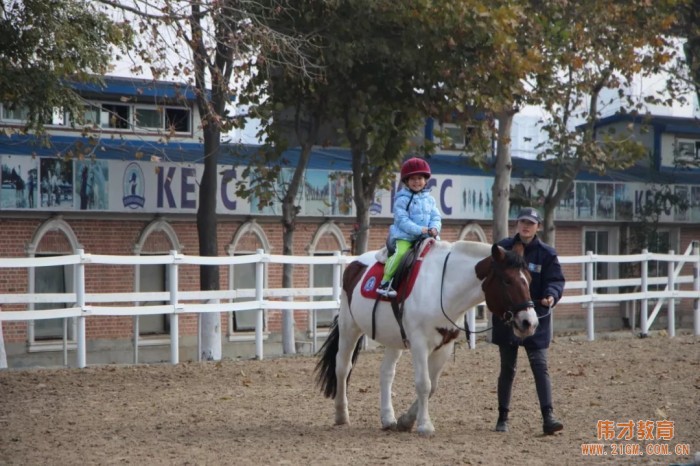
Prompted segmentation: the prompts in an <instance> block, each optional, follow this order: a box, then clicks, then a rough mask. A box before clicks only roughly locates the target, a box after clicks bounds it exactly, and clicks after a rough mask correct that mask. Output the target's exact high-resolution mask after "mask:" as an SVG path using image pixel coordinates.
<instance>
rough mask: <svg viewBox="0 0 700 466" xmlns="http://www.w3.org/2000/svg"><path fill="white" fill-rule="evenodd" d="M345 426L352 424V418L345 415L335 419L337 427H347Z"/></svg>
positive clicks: (339, 415)
mask: <svg viewBox="0 0 700 466" xmlns="http://www.w3.org/2000/svg"><path fill="white" fill-rule="evenodd" d="M345 424H350V416H348V415H347V414H345V413H343V414H338V415H337V416H336V417H335V425H336V426H342V425H345Z"/></svg>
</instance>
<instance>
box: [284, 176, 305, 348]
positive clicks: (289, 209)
mask: <svg viewBox="0 0 700 466" xmlns="http://www.w3.org/2000/svg"><path fill="white" fill-rule="evenodd" d="M300 165H301V164H300ZM297 169H298V167H297ZM289 193H290V191H289V190H287V195H286V196H285V197H284V200H283V202H282V254H284V255H285V256H291V255H293V254H294V230H295V229H296V206H295V205H294V199H295V197H296V196H293V197H290V196H289ZM293 287H294V264H284V265H283V267H282V288H286V289H291V288H293ZM290 299H291V298H290ZM294 333H295V323H294V309H283V310H282V351H283V352H284V354H295V353H296V339H295V334H294Z"/></svg>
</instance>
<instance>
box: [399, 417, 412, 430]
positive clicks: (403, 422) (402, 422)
mask: <svg viewBox="0 0 700 466" xmlns="http://www.w3.org/2000/svg"><path fill="white" fill-rule="evenodd" d="M414 422H415V421H410V420H408V419H406V418H405V417H404V416H401V417H400V418H399V422H398V424H397V426H396V428H397V430H398V431H399V432H410V431H411V429H413V424H414Z"/></svg>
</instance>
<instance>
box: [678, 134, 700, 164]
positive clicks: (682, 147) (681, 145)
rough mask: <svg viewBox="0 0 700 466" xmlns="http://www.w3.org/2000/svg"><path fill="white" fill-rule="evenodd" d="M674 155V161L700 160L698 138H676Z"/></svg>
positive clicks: (699, 142)
mask: <svg viewBox="0 0 700 466" xmlns="http://www.w3.org/2000/svg"><path fill="white" fill-rule="evenodd" d="M674 155H675V159H676V162H697V161H698V160H700V140H697V141H695V140H692V139H679V140H677V141H676V150H675V154H674Z"/></svg>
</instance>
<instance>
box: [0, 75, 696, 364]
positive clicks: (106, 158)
mask: <svg viewBox="0 0 700 466" xmlns="http://www.w3.org/2000/svg"><path fill="white" fill-rule="evenodd" d="M77 90H78V91H79V92H81V93H82V95H83V96H84V97H85V98H86V99H87V101H88V104H87V105H86V107H85V121H87V122H88V126H89V127H88V128H83V127H76V126H75V125H74V123H73V122H72V118H71V116H70V115H59V116H58V117H57V118H55V119H54V121H52V122H51V124H49V125H48V126H47V132H48V134H49V137H50V141H51V144H50V146H46V145H42V144H41V143H40V142H41V141H40V140H37V139H36V138H35V137H33V136H31V135H21V134H17V133H15V132H13V130H15V129H19V128H20V127H21V124H22V121H23V119H22V115H23V114H22V111H21V109H10V108H5V107H3V106H2V105H0V125H1V126H2V127H3V128H4V129H5V134H3V135H0V167H2V172H1V175H0V176H1V177H0V182H1V183H2V184H1V186H2V189H1V190H0V234H1V235H2V239H3V241H1V242H0V258H2V257H27V256H29V257H31V256H46V255H60V254H69V253H73V252H74V251H75V250H76V249H79V248H82V249H84V250H85V251H86V252H89V253H99V254H121V255H157V254H168V253H169V251H171V250H175V251H178V252H180V253H184V254H189V255H196V254H197V253H198V243H197V229H196V224H195V214H196V210H197V202H198V201H197V199H198V186H197V180H198V179H199V177H200V176H201V173H202V170H203V166H202V165H201V163H200V162H201V161H202V159H203V150H202V145H201V143H200V140H201V131H200V129H199V124H198V122H199V116H198V112H197V108H196V106H195V105H194V95H193V94H192V92H191V91H190V90H188V89H187V88H186V87H184V86H181V85H178V84H172V83H164V82H153V81H150V80H137V79H132V78H129V79H124V78H107V79H106V80H105V85H104V86H94V85H90V86H87V85H84V86H77ZM642 126H644V127H646V128H649V129H650V130H651V131H650V132H648V133H647V132H645V131H643V130H642V129H641V128H642ZM605 127H619V129H620V130H621V129H622V128H631V130H632V131H633V134H634V136H635V137H638V138H640V139H641V140H643V141H644V142H645V144H647V145H648V147H649V153H650V158H649V163H648V164H647V165H640V166H637V167H634V168H633V169H631V170H627V171H624V172H609V173H607V174H606V175H605V176H599V175H594V174H589V173H582V174H580V175H579V177H578V178H577V180H576V183H575V186H574V188H573V189H572V190H571V192H570V195H569V196H567V197H566V198H565V199H563V200H562V202H561V205H560V206H559V208H558V209H557V212H556V219H557V249H558V251H559V253H560V255H580V254H583V253H584V252H585V251H587V250H591V251H594V252H597V253H600V254H616V253H624V252H627V251H630V250H631V249H632V244H631V242H630V237H631V236H632V233H633V232H634V231H636V230H637V229H638V228H637V227H638V222H639V221H640V218H642V216H643V214H644V208H645V206H647V205H648V204H649V203H650V202H652V201H655V200H658V199H662V200H664V202H665V203H663V205H662V207H663V209H662V210H661V212H660V213H659V216H658V218H657V219H655V221H656V224H655V225H656V227H655V228H656V232H657V235H656V236H655V238H656V241H657V244H655V245H653V247H654V248H656V249H657V250H662V251H664V252H665V251H666V249H673V250H675V251H678V252H680V251H684V250H685V249H686V248H687V246H688V244H690V242H691V241H692V240H695V239H699V238H700V226H699V224H700V171H699V170H698V168H691V167H690V166H689V163H688V162H690V161H695V160H697V158H698V150H699V149H698V148H699V147H700V124H699V123H698V122H697V121H695V120H689V119H672V118H663V119H661V118H654V119H651V120H649V121H641V120H639V121H637V120H632V119H629V120H627V119H625V117H612V118H610V119H606V120H603V121H601V128H605ZM446 129H447V130H449V132H450V134H451V135H452V137H451V138H450V140H449V141H450V142H449V147H448V148H444V149H441V150H440V151H439V152H438V154H436V155H434V156H432V157H431V159H430V163H431V166H432V168H433V172H434V176H433V178H432V179H431V181H430V185H431V186H432V189H433V193H434V195H435V196H436V198H437V199H438V204H439V206H440V209H441V210H442V213H443V216H444V230H443V232H442V238H443V239H444V240H448V241H455V240H458V239H477V240H481V241H487V242H491V241H492V238H491V218H492V210H491V204H492V203H491V187H492V184H493V175H492V174H491V173H489V172H488V171H484V170H481V169H478V168H476V167H474V166H472V165H471V164H470V163H469V157H468V156H465V155H464V154H463V148H464V147H463V146H464V144H463V143H461V142H460V135H459V133H455V131H454V129H455V128H446ZM464 142H465V143H466V140H465V141H464ZM230 149H231V152H230V153H226V154H223V155H222V157H221V159H220V165H221V170H220V173H219V177H220V178H219V182H220V189H219V196H218V204H217V214H218V231H219V235H218V238H219V254H220V255H228V254H236V255H240V254H249V253H253V252H255V251H256V250H257V249H264V250H265V251H268V252H273V253H279V252H280V251H281V241H282V239H281V238H282V227H281V224H280V221H279V217H278V216H279V213H280V211H279V205H272V206H270V207H260V206H259V205H258V202H257V200H256V199H254V198H253V199H242V198H239V197H237V196H236V189H235V183H236V181H237V180H239V179H240V177H241V172H242V167H239V166H236V155H235V152H236V151H240V150H246V151H249V150H255V148H251V147H231V148H230ZM285 155H286V158H287V159H288V160H289V163H290V167H293V166H294V164H295V160H296V158H297V157H298V155H299V154H298V150H296V149H290V150H289V151H288V152H287V153H286V154H285ZM678 162H684V165H685V167H684V168H683V169H680V168H678ZM514 166H515V168H514V172H513V186H512V188H513V192H514V193H515V194H516V195H517V196H516V197H517V199H518V200H519V201H520V202H521V203H527V204H530V205H538V203H539V202H541V192H544V190H545V189H546V187H547V184H548V180H547V179H545V178H544V176H545V175H544V170H545V169H544V164H543V163H541V162H537V161H532V160H523V159H516V160H515V161H514ZM290 173H291V168H286V169H283V170H282V174H281V178H280V183H283V182H284V180H285V177H288V176H289V174H290ZM350 173H351V168H350V159H349V153H348V151H347V150H345V149H343V148H334V147H330V148H317V149H315V150H314V154H313V156H312V159H311V163H310V165H309V167H308V169H307V172H306V178H305V183H304V192H303V194H302V195H301V199H300V205H301V211H300V217H299V220H298V225H297V233H296V235H295V240H294V253H295V254H296V255H306V254H309V255H325V254H331V253H332V252H333V251H338V250H342V251H348V250H350V248H351V244H352V237H353V228H354V225H355V219H354V209H353V204H352V185H351V183H350V177H349V175H350ZM397 181H398V180H397ZM395 188H396V184H394V186H393V187H392V189H390V190H383V191H380V192H378V193H377V195H376V199H375V203H374V205H373V206H372V215H373V218H372V225H373V228H372V231H371V236H370V248H379V247H381V246H382V245H383V243H384V239H385V236H386V231H387V228H388V225H389V223H390V222H391V218H392V217H391V212H392V199H393V191H394V189H395ZM669 190H670V192H671V193H672V194H674V195H675V196H676V197H678V198H682V199H684V200H685V202H684V203H680V204H673V203H671V202H670V201H666V200H665V199H667V198H666V197H663V196H662V194H659V193H668V192H669ZM518 208H519V206H518V203H517V202H516V203H514V205H513V206H512V214H513V215H515V213H516V212H517V210H518ZM320 267H321V266H315V267H311V268H309V267H305V268H299V269H296V270H295V274H294V280H295V286H299V287H308V286H324V285H327V284H328V280H329V279H330V278H329V274H328V273H324V270H323V269H322V268H320ZM657 269H658V270H655V272H654V273H657V274H658V275H660V276H665V273H666V272H665V271H664V270H663V268H662V267H657ZM623 273H624V271H621V270H618V268H617V267H616V265H615V264H606V265H605V266H600V267H598V269H597V270H596V276H597V277H598V278H604V277H607V278H616V277H619V276H621V275H622V274H623ZM281 274H282V270H281V268H278V267H273V266H271V267H269V268H268V270H267V275H268V277H267V279H268V283H269V284H270V286H280V285H281ZM565 274H566V276H567V277H568V279H569V280H577V279H580V277H581V276H582V270H581V269H580V267H572V266H569V267H565ZM253 275H254V274H253V273H252V270H251V269H250V268H246V267H245V266H237V267H236V270H234V269H233V268H231V269H227V270H224V271H222V276H221V280H222V286H226V285H228V284H229V283H231V284H233V286H235V287H238V288H241V287H242V288H250V287H251V283H252V282H251V280H252V276H253ZM71 277H72V273H71V270H70V267H47V268H41V270H40V271H39V269H37V273H36V276H35V277H34V282H33V283H32V284H30V283H29V275H28V274H22V273H20V274H18V273H16V271H15V272H7V271H6V270H3V269H0V293H3V292H4V293H23V292H27V291H26V290H29V289H33V290H34V291H35V292H37V293H41V292H44V293H46V292H64V291H65V290H70V289H71V288H70V287H71V281H72V278H71ZM180 281H181V284H182V285H183V286H184V287H186V288H187V289H189V290H197V289H198V286H199V285H198V284H199V276H198V270H197V269H194V268H193V269H186V270H183V272H182V274H181V277H180ZM88 286H89V287H93V289H98V288H99V289H104V287H105V286H108V287H109V289H110V290H112V291H114V292H128V291H159V290H161V291H162V290H166V289H167V277H166V273H165V268H164V267H163V266H140V267H137V270H118V271H115V270H113V269H110V270H109V271H107V270H105V271H104V273H103V274H99V276H94V277H88ZM685 304H686V305H685V308H684V307H683V306H680V309H679V314H680V318H679V322H680V325H683V326H690V322H691V320H692V314H691V313H690V312H689V309H690V305H689V304H688V303H685ZM36 308H38V305H37V307H36ZM683 309H685V310H686V312H685V313H684V311H683ZM6 310H18V309H14V308H13V309H10V308H7V309H6ZM629 312H630V311H629V309H621V308H620V306H619V305H618V304H611V305H610V306H607V307H606V306H603V308H602V309H601V310H600V311H597V313H596V316H597V317H596V318H597V319H598V324H597V326H598V327H599V328H609V329H616V328H621V327H622V326H623V325H624V324H625V322H626V321H625V319H627V321H628V320H629ZM96 319H97V320H94V321H93V322H96V323H95V324H93V325H91V326H90V328H89V329H88V339H89V343H90V345H91V346H90V348H89V353H90V355H91V357H90V360H91V362H105V363H108V362H130V357H131V356H130V355H131V352H132V345H133V341H134V331H135V328H136V326H135V322H134V320H133V319H132V318H120V317H109V318H107V317H104V318H102V317H100V318H96ZM330 319H331V313H330V312H329V313H327V315H323V316H321V323H322V324H323V323H324V322H325V323H326V324H327V323H328V322H329V321H330ZM583 320H584V316H583V311H582V309H581V308H580V307H576V306H567V307H565V308H562V309H558V319H557V329H558V330H578V331H580V330H582V329H583V328H584V327H583V324H582V322H583ZM280 321H281V315H280V313H279V312H275V311H269V312H267V314H266V317H265V325H266V332H267V333H268V338H269V341H270V342H275V341H279V338H280V337H279V330H280ZM253 325H254V316H253V315H252V314H251V313H246V312H244V313H236V314H230V315H225V316H222V335H224V336H225V337H224V341H225V343H224V355H225V356H232V355H237V354H251V353H252V351H249V345H250V344H251V342H252V339H253ZM296 327H297V331H298V335H299V339H300V340H303V339H304V338H305V336H306V330H307V329H308V322H307V316H306V313H297V315H296ZM67 329H68V338H69V340H70V339H71V338H72V337H73V332H74V329H73V324H69V325H68V326H67ZM138 329H139V330H138V333H139V338H138V344H139V345H140V352H139V353H140V355H141V356H140V357H141V359H140V360H141V361H143V362H151V361H160V360H165V359H167V353H168V342H169V336H168V329H169V321H168V316H165V315H155V316H147V317H141V318H140V319H139V324H138ZM3 331H4V338H5V344H6V348H7V353H8V358H9V359H10V361H11V365H13V366H16V365H36V364H58V361H60V357H61V356H60V352H61V350H62V341H61V338H62V336H63V322H62V321H61V320H58V319H57V320H55V321H53V320H45V321H37V322H34V323H25V322H9V323H8V322H6V323H5V324H4V325H3ZM196 331H197V319H196V317H195V316H186V317H185V318H182V319H181V320H180V333H181V335H182V338H181V341H182V344H183V345H185V346H186V349H185V351H183V355H184V358H188V357H189V358H191V359H194V358H196Z"/></svg>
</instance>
